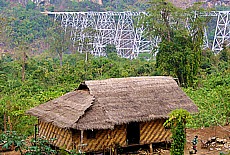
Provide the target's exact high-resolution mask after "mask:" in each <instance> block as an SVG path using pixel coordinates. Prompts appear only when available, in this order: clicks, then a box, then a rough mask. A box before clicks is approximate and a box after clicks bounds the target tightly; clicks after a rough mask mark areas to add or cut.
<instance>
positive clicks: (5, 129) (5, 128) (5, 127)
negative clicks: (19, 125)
mask: <svg viewBox="0 0 230 155" xmlns="http://www.w3.org/2000/svg"><path fill="white" fill-rule="evenodd" d="M6 131H7V125H6V113H4V132H6Z"/></svg>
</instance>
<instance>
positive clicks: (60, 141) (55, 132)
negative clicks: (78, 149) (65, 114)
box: [38, 121, 73, 150]
mask: <svg viewBox="0 0 230 155" xmlns="http://www.w3.org/2000/svg"><path fill="white" fill-rule="evenodd" d="M38 131H39V137H45V139H47V140H50V139H51V138H55V139H56V140H55V141H53V143H52V144H53V145H55V146H58V147H59V148H64V149H66V150H72V149H73V147H72V146H73V144H72V133H71V131H69V130H66V129H62V128H58V127H56V126H54V125H53V124H51V123H46V122H42V121H39V122H38Z"/></svg>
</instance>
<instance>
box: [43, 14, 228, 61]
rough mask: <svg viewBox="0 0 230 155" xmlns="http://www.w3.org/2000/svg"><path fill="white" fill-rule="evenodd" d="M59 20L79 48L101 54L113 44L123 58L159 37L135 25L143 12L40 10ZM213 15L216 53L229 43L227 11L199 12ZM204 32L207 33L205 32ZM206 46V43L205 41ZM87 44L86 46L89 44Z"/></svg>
mask: <svg viewBox="0 0 230 155" xmlns="http://www.w3.org/2000/svg"><path fill="white" fill-rule="evenodd" d="M42 13H44V14H47V15H52V16H54V20H55V21H61V26H62V27H63V28H64V29H65V30H66V29H67V28H68V27H70V28H71V39H72V40H73V42H74V44H77V45H78V50H79V52H84V51H85V50H87V49H85V47H87V46H88V50H90V52H91V53H92V54H93V55H96V56H104V55H106V53H105V50H106V46H107V45H109V44H110V45H115V47H116V49H117V53H118V55H120V56H121V57H125V58H130V59H133V58H136V57H137V56H138V55H139V54H140V53H144V52H148V53H151V52H152V50H153V48H157V47H158V46H157V45H158V43H159V41H160V38H159V37H155V38H146V37H144V27H136V24H135V22H138V21H139V20H140V18H141V17H142V16H141V15H147V14H146V13H145V12H42ZM202 15H203V16H213V17H217V22H216V23H217V24H216V31H215V36H214V40H213V45H212V50H213V51H214V52H215V53H218V52H219V51H220V50H222V49H223V47H222V46H223V44H224V43H225V44H226V46H229V45H230V27H229V22H230V19H229V15H230V11H215V12H209V13H206V14H202ZM206 36H207V34H206ZM205 44H206V45H205V46H206V47H207V46H208V43H207V42H206V43H205ZM89 47H90V48H89Z"/></svg>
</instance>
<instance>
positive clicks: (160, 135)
mask: <svg viewBox="0 0 230 155" xmlns="http://www.w3.org/2000/svg"><path fill="white" fill-rule="evenodd" d="M164 122H165V120H163V119H158V120H155V121H150V122H142V123H140V144H150V143H157V142H164V141H166V140H167V139H168V138H169V137H170V136H171V132H170V130H166V129H165V128H164V126H163V124H164Z"/></svg>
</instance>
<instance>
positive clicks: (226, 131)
mask: <svg viewBox="0 0 230 155" xmlns="http://www.w3.org/2000/svg"><path fill="white" fill-rule="evenodd" d="M186 135H187V144H186V146H185V153H184V155H189V151H190V150H191V148H192V143H191V141H192V140H193V138H194V137H195V136H196V135H197V136H198V145H197V150H198V152H197V155H219V154H220V152H223V153H226V152H230V125H228V126H216V127H209V128H200V129H187V130H186ZM212 137H216V138H220V139H225V140H226V141H227V142H225V146H224V145H223V144H218V143H216V145H214V146H209V147H208V148H206V149H202V148H201V140H203V141H207V140H208V139H210V138H212ZM160 154H161V155H169V154H170V153H169V150H162V152H161V153H160ZM0 155H20V153H19V152H14V151H11V152H0Z"/></svg>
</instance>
